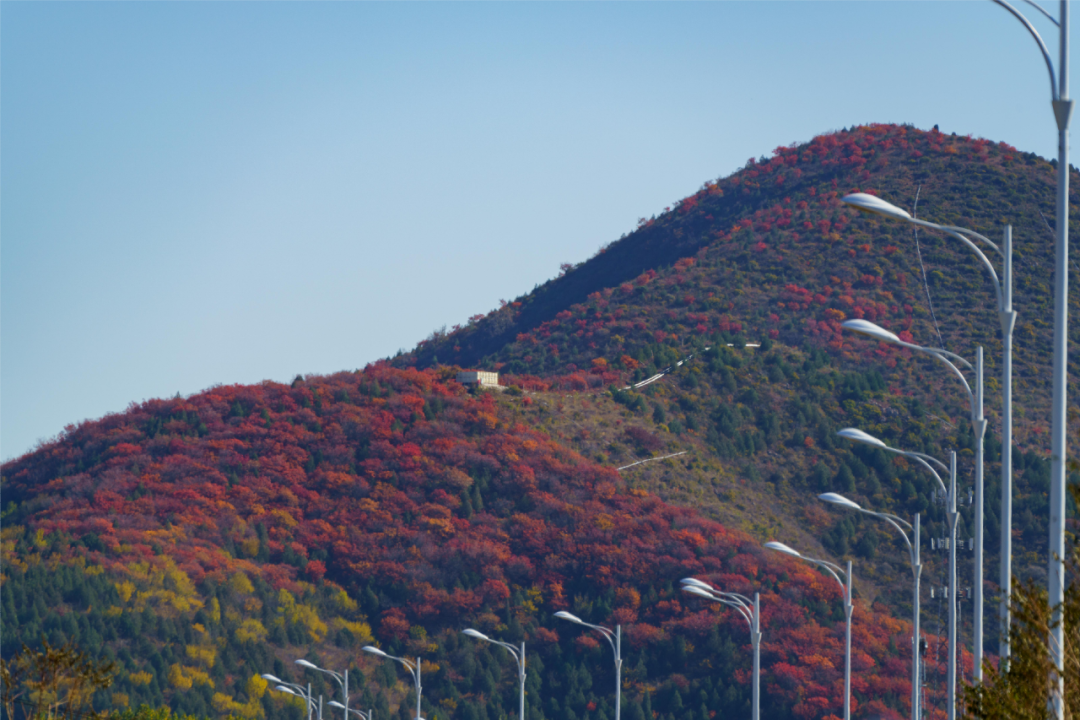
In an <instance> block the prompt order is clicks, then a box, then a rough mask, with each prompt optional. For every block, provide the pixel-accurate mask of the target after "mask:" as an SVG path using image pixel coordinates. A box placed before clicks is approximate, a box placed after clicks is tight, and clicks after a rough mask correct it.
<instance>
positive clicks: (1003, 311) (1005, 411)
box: [843, 193, 1016, 682]
mask: <svg viewBox="0 0 1080 720" xmlns="http://www.w3.org/2000/svg"><path fill="white" fill-rule="evenodd" d="M843 202H845V203H847V204H848V205H850V206H851V207H854V208H856V209H858V210H863V211H864V212H869V213H874V214H876V215H881V216H883V217H888V218H896V219H900V220H904V221H906V222H909V223H911V224H912V225H918V226H920V227H925V228H929V229H931V230H938V231H940V232H943V233H946V234H947V235H951V236H952V237H954V238H957V239H959V240H960V241H961V242H963V243H964V244H965V245H967V246H968V247H969V248H971V249H972V250H973V251H974V252H975V254H976V255H977V256H978V258H979V260H980V261H981V262H982V263H983V266H984V267H986V269H987V270H988V271H989V273H990V278H991V280H992V281H993V283H994V291H995V293H996V296H997V309H998V319H999V320H1000V322H1001V343H1002V355H1003V358H1002V360H1003V361H1002V364H1001V381H1002V382H1001V406H1002V407H1001V512H1000V515H1001V571H1000V578H999V582H1000V585H1001V600H1000V602H1001V605H1000V607H999V609H998V613H999V617H1000V618H1001V657H1007V656H1008V654H1009V642H1008V629H1009V622H1010V621H1009V588H1010V586H1011V584H1012V342H1013V328H1014V327H1015V325H1016V312H1015V311H1014V310H1013V302H1012V225H1006V226H1005V237H1004V242H1003V247H1001V248H999V247H998V246H997V245H995V244H994V243H992V242H991V241H990V240H989V239H988V238H986V237H985V236H983V235H980V234H979V233H977V232H974V231H973V230H968V229H966V228H959V227H954V226H951V225H938V224H936V223H932V222H927V221H925V220H916V219H915V218H913V217H911V216H910V215H908V214H907V213H906V212H905V211H904V210H901V209H900V208H898V207H896V206H895V205H892V204H890V203H888V202H886V201H884V200H882V199H881V198H878V197H874V196H873V195H866V194H865V193H854V194H852V195H847V196H845V197H844V198H843ZM971 238H975V239H977V240H981V241H983V242H984V243H986V244H987V245H989V246H990V247H991V248H993V249H994V250H995V251H996V252H997V254H998V255H1000V256H1001V261H1002V269H1003V275H1002V278H1001V280H1000V281H999V280H998V276H997V273H996V272H994V266H993V264H992V263H991V262H990V261H989V260H988V259H987V257H986V255H984V254H983V253H982V251H981V250H980V249H979V248H978V247H976V246H975V244H974V242H972V240H971ZM979 384H980V386H981V385H982V383H981V381H980V382H979ZM979 415H980V416H981V415H982V413H981V412H980V413H979ZM972 418H973V419H972V422H973V423H975V422H976V420H975V413H974V412H973V413H972ZM980 432H982V433H985V432H986V425H985V420H984V421H983V425H982V427H981V430H980ZM980 441H981V437H980ZM975 502H976V511H975V512H976V519H975V553H976V555H975V557H976V562H977V566H976V577H975V616H976V617H975V648H974V650H975V663H974V667H975V670H974V673H975V681H976V682H981V681H982V656H983V651H982V645H983V639H982V613H983V600H982V593H983V583H982V548H983V521H982V512H983V482H982V468H981V462H980V463H979V470H978V475H977V477H976V480H975Z"/></svg>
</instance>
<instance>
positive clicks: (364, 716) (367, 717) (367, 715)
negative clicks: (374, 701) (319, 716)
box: [326, 700, 373, 720]
mask: <svg viewBox="0 0 1080 720" xmlns="http://www.w3.org/2000/svg"><path fill="white" fill-rule="evenodd" d="M326 704H327V705H329V706H330V707H336V708H338V709H339V710H344V711H345V712H351V713H352V714H353V715H356V716H358V717H359V718H360V720H371V718H372V717H373V716H372V714H371V708H368V711H367V712H364V711H363V710H354V709H353V708H347V707H345V706H344V705H342V704H341V703H339V702H338V701H337V700H331V701H330V702H328V703H326Z"/></svg>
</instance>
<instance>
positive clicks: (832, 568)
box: [765, 540, 854, 720]
mask: <svg viewBox="0 0 1080 720" xmlns="http://www.w3.org/2000/svg"><path fill="white" fill-rule="evenodd" d="M765 547H767V548H769V549H770V550H776V551H777V552H782V553H785V554H787V555H791V556H793V557H797V558H799V559H800V560H805V561H806V562H808V563H813V564H814V565H819V566H821V567H823V568H825V569H826V570H827V571H828V572H829V574H830V575H832V576H833V579H835V580H836V582H838V583H840V590H841V592H842V593H843V597H844V617H845V618H846V619H847V627H846V628H845V629H844V720H851V611H852V610H853V609H854V605H852V602H851V561H850V560H848V561H847V572H845V571H844V570H843V569H842V568H841V567H840V566H839V565H836V564H835V563H831V562H829V561H828V560H818V559H816V558H812V557H807V556H805V555H803V554H802V553H800V552H799V551H798V550H796V549H795V548H792V547H788V546H787V545H785V544H784V543H782V542H776V541H775V540H773V541H770V542H767V543H765ZM837 573H844V577H845V578H847V584H846V585H845V584H844V581H843V580H841V579H840V576H839V575H837Z"/></svg>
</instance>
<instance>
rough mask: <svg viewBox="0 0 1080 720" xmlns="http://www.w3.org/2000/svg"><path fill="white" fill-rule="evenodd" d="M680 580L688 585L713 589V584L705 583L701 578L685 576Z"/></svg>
mask: <svg viewBox="0 0 1080 720" xmlns="http://www.w3.org/2000/svg"><path fill="white" fill-rule="evenodd" d="M679 582H681V583H682V584H683V585H686V586H689V587H696V588H701V589H702V590H712V589H713V588H712V585H709V584H708V583H703V582H701V581H700V580H698V579H697V578H692V577H688V578H683V579H682V580H680V581H679Z"/></svg>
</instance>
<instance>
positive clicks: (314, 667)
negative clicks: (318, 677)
mask: <svg viewBox="0 0 1080 720" xmlns="http://www.w3.org/2000/svg"><path fill="white" fill-rule="evenodd" d="M293 662H294V663H296V664H297V665H299V666H300V667H306V668H311V669H312V670H319V669H320V668H319V666H317V665H315V664H314V663H310V662H308V661H307V660H304V659H303V658H301V659H299V660H293Z"/></svg>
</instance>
